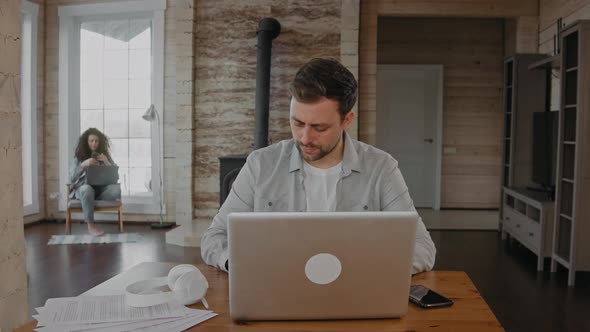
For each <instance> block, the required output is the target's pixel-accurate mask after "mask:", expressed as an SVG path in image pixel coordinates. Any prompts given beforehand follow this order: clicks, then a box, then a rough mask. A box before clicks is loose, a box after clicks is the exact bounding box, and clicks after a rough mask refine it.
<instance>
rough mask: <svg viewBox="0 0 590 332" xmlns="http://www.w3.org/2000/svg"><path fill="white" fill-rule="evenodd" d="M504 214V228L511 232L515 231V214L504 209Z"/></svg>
mask: <svg viewBox="0 0 590 332" xmlns="http://www.w3.org/2000/svg"><path fill="white" fill-rule="evenodd" d="M502 213H503V221H502V223H503V224H502V227H504V229H505V230H507V231H509V232H511V233H512V232H513V231H514V221H515V220H516V218H515V217H514V212H513V211H512V210H511V209H504V211H503V212H502Z"/></svg>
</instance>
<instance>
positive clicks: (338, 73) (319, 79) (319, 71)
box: [289, 58, 357, 119]
mask: <svg viewBox="0 0 590 332" xmlns="http://www.w3.org/2000/svg"><path fill="white" fill-rule="evenodd" d="M289 92H291V96H293V97H294V98H295V99H296V100H297V101H299V102H302V103H313V102H316V101H318V100H319V99H320V98H322V97H325V98H328V99H332V100H336V101H338V111H339V112H340V118H341V119H344V117H345V116H346V114H348V112H350V110H352V107H353V106H354V103H356V95H357V84H356V79H355V78H354V75H352V73H351V72H350V71H349V70H348V69H346V67H344V66H343V65H342V64H341V63H340V62H338V61H337V60H335V59H331V58H315V59H312V60H310V61H309V62H308V63H306V64H305V65H303V67H301V68H299V71H298V72H297V74H296V75H295V78H294V79H293V82H292V83H291V85H290V86H289Z"/></svg>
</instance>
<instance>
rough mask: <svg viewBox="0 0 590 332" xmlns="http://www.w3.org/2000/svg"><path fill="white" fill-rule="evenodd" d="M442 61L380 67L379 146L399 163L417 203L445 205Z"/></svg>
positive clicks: (418, 205) (436, 207)
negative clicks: (442, 196)
mask: <svg viewBox="0 0 590 332" xmlns="http://www.w3.org/2000/svg"><path fill="white" fill-rule="evenodd" d="M442 77H443V67H442V66H441V65H379V66H378V67H377V132H376V134H377V135H376V139H377V140H376V143H377V144H376V146H377V147H378V148H380V149H382V150H384V151H387V152H388V153H390V154H391V155H392V156H393V157H394V158H395V159H396V160H397V161H398V162H399V167H400V170H401V171H402V174H403V176H404V179H405V181H406V183H407V185H408V189H409V191H410V195H411V196H412V199H413V200H414V205H415V206H416V207H420V208H434V209H437V210H438V209H439V208H440V159H441V157H440V155H441V152H440V150H441V129H440V127H441V125H442Z"/></svg>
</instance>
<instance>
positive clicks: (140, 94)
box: [129, 80, 152, 110]
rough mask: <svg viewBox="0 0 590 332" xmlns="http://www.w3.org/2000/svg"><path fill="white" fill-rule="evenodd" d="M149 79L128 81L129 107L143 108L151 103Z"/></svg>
mask: <svg viewBox="0 0 590 332" xmlns="http://www.w3.org/2000/svg"><path fill="white" fill-rule="evenodd" d="M151 95H152V93H151V81H150V80H130V81H129V108H143V109H144V110H145V109H147V108H148V107H150V105H151V104H152V98H151Z"/></svg>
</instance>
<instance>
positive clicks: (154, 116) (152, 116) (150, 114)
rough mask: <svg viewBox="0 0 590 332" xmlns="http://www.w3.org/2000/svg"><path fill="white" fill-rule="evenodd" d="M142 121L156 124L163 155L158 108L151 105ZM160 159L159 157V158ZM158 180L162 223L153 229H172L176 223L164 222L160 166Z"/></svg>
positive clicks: (154, 225)
mask: <svg viewBox="0 0 590 332" xmlns="http://www.w3.org/2000/svg"><path fill="white" fill-rule="evenodd" d="M142 119H144V120H146V121H149V122H156V125H157V128H156V136H157V137H158V148H159V151H158V152H159V153H162V140H161V139H160V114H159V113H158V111H157V110H156V108H155V107H154V104H152V105H150V107H149V108H148V109H147V111H145V113H144V114H143V116H142ZM158 157H159V156H158ZM158 178H159V180H160V182H159V183H160V188H159V189H160V193H159V196H158V200H159V202H160V222H159V223H153V224H151V227H152V228H170V227H172V226H173V225H174V223H171V222H164V218H163V216H162V209H163V208H162V193H163V192H164V188H163V185H162V166H161V165H160V167H158Z"/></svg>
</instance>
